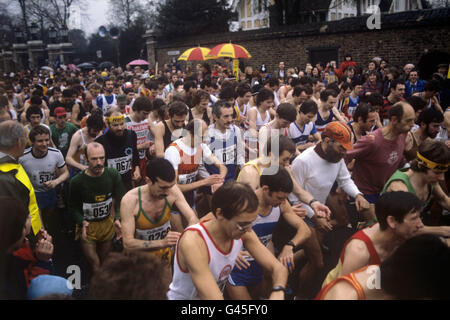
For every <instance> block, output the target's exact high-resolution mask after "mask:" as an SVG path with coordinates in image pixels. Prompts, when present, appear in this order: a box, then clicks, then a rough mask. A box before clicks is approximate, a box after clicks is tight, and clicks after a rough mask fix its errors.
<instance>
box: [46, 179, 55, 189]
mask: <svg viewBox="0 0 450 320" xmlns="http://www.w3.org/2000/svg"><path fill="white" fill-rule="evenodd" d="M44 186H46V187H47V188H48V189H55V188H56V187H57V186H58V182H57V181H56V180H50V181H46V182H44Z"/></svg>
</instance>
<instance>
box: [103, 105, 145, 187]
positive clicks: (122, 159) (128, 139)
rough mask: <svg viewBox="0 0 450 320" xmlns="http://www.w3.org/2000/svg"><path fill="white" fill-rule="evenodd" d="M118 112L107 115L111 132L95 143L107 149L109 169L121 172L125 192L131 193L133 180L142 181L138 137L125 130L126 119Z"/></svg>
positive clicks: (106, 159)
mask: <svg viewBox="0 0 450 320" xmlns="http://www.w3.org/2000/svg"><path fill="white" fill-rule="evenodd" d="M116 110H117V109H116V108H115V109H112V110H110V111H108V112H107V113H106V115H107V117H106V123H107V124H108V129H109V130H108V131H107V132H106V133H105V134H103V135H101V136H100V137H98V138H97V139H95V141H96V142H98V143H100V144H101V145H103V148H104V149H105V161H106V164H107V167H110V168H114V169H116V170H117V171H119V173H120V175H121V177H122V180H123V185H124V187H125V190H126V191H129V190H131V189H132V180H133V181H139V180H140V179H141V172H140V168H139V153H138V149H137V135H136V133H135V132H134V131H131V130H128V129H125V117H124V115H123V114H122V113H121V112H120V111H116ZM132 168H134V170H133V171H132Z"/></svg>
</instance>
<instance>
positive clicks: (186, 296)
mask: <svg viewBox="0 0 450 320" xmlns="http://www.w3.org/2000/svg"><path fill="white" fill-rule="evenodd" d="M187 230H196V232H199V233H200V235H201V236H202V238H203V240H204V241H205V243H206V246H207V248H208V252H209V270H211V273H212V275H213V277H214V279H215V280H216V283H217V285H218V286H219V289H220V290H221V291H222V292H223V289H224V288H225V284H226V283H227V280H228V276H229V275H230V273H231V270H233V267H234V263H235V261H236V259H237V257H238V255H239V251H241V248H242V240H241V239H239V240H233V245H232V247H231V249H230V251H229V252H228V253H226V252H222V251H220V250H219V249H218V248H217V246H216V244H215V243H214V240H212V239H211V237H210V236H209V234H208V233H207V231H206V230H205V227H204V225H203V223H198V224H195V225H193V226H190V227H188V228H186V230H185V231H184V232H186V231H187ZM173 269H174V273H173V280H172V283H171V284H170V286H169V292H168V293H167V297H168V299H169V300H199V299H200V297H199V295H198V292H197V289H196V288H195V286H194V284H193V283H192V279H191V276H190V275H189V273H188V272H185V271H183V270H181V268H180V265H179V263H178V245H177V248H176V251H175V263H174V265H173Z"/></svg>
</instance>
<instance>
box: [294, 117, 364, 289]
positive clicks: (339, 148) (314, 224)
mask: <svg viewBox="0 0 450 320" xmlns="http://www.w3.org/2000/svg"><path fill="white" fill-rule="evenodd" d="M352 149H353V143H352V133H351V129H350V128H349V127H348V126H347V125H346V124H345V123H341V122H331V123H329V124H328V125H327V126H326V127H325V128H324V131H323V133H322V141H321V143H319V144H317V146H316V147H314V148H309V149H306V150H305V151H304V152H302V153H301V154H300V155H299V156H298V157H297V158H295V160H294V161H293V163H292V172H293V177H294V179H295V180H296V182H297V183H298V184H299V186H300V187H301V188H303V189H305V190H306V191H308V192H309V193H310V194H311V195H312V196H313V197H314V199H312V200H311V201H310V202H309V205H311V204H313V203H314V202H316V201H319V202H320V203H325V201H326V200H327V197H328V195H329V193H330V191H331V189H332V187H333V184H334V182H335V181H337V183H338V186H339V187H341V188H342V189H343V190H344V191H345V193H347V194H348V195H349V196H351V197H353V198H355V199H356V200H355V203H356V208H357V210H358V211H361V210H363V209H368V208H369V204H368V202H367V201H366V200H365V199H364V197H363V195H362V193H361V192H360V191H359V189H358V187H357V186H356V185H355V183H354V182H353V180H352V179H351V176H350V173H349V171H348V169H347V166H346V165H345V162H344V159H343V158H344V156H345V154H346V153H347V151H348V150H352ZM289 200H290V201H291V203H292V204H293V205H295V204H297V203H300V200H299V199H298V198H297V197H296V196H295V195H294V194H291V195H290V196H289ZM306 209H307V211H308V213H307V217H306V218H305V222H306V223H307V224H308V225H309V226H310V229H311V232H312V236H311V237H310V238H309V239H308V241H306V243H305V245H304V247H305V253H306V256H307V259H308V262H307V264H306V265H305V267H304V268H303V269H302V271H301V273H300V279H299V282H300V283H301V284H302V287H303V288H305V289H306V290H311V289H313V288H314V284H315V283H316V281H317V280H318V279H317V276H318V275H319V273H320V270H321V269H322V268H323V257H322V251H321V247H320V243H321V242H322V239H323V236H324V234H325V233H326V232H328V231H330V230H332V229H333V225H334V224H335V221H333V220H331V221H330V218H327V217H319V216H317V215H316V214H315V213H314V212H313V210H312V209H311V208H310V207H309V206H306ZM302 294H304V295H305V296H309V297H311V296H312V295H313V294H314V290H311V291H310V292H306V291H304V292H302Z"/></svg>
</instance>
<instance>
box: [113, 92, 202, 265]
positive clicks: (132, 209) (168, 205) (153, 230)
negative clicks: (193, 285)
mask: <svg viewBox="0 0 450 320" xmlns="http://www.w3.org/2000/svg"><path fill="white" fill-rule="evenodd" d="M145 99H146V98H145ZM146 170H147V171H146V182H147V184H146V185H144V186H141V187H138V188H134V189H132V190H131V191H129V192H128V193H127V194H126V195H125V196H124V197H123V199H122V203H121V207H120V213H121V224H122V236H123V245H124V248H125V249H130V250H135V249H136V250H145V251H148V252H150V253H152V254H154V255H156V256H158V257H160V258H162V259H165V260H166V261H168V262H169V263H170V261H171V247H173V246H175V244H176V243H177V241H178V238H179V237H180V233H179V232H176V231H172V229H173V226H172V225H171V221H170V220H171V211H172V207H173V205H176V206H177V208H178V210H179V212H180V213H181V214H183V216H184V217H185V219H186V221H188V224H189V225H192V224H195V223H197V222H198V219H197V216H196V215H195V213H194V211H193V210H192V209H191V208H190V207H189V205H188V203H187V202H186V199H185V198H184V196H183V194H182V193H181V191H180V189H179V188H178V186H177V185H176V175H175V170H174V169H173V167H172V165H171V163H170V162H169V161H167V160H165V159H161V158H155V159H154V160H152V161H150V162H149V163H148V165H147V168H146ZM179 231H181V230H179Z"/></svg>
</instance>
